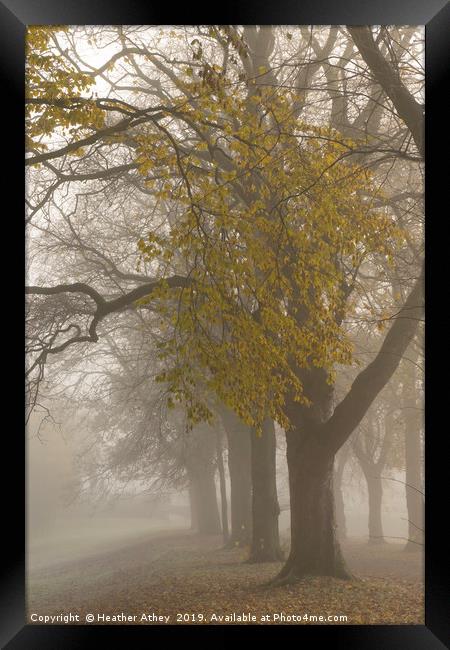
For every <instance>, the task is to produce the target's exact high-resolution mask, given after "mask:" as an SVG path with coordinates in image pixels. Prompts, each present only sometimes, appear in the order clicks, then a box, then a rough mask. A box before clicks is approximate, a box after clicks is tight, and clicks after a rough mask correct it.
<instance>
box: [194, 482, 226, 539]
mask: <svg viewBox="0 0 450 650" xmlns="http://www.w3.org/2000/svg"><path fill="white" fill-rule="evenodd" d="M191 486H192V490H193V495H194V499H193V502H194V503H195V505H196V514H197V530H198V532H199V533H200V535H219V534H220V517H219V508H218V505H217V494H216V483H215V481H214V472H213V471H205V472H203V473H198V474H195V475H194V476H191Z"/></svg>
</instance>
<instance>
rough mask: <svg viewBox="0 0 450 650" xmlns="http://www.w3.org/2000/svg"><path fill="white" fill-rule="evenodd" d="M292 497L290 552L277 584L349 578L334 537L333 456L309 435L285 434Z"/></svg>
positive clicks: (292, 431)
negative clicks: (321, 577) (314, 577)
mask: <svg viewBox="0 0 450 650" xmlns="http://www.w3.org/2000/svg"><path fill="white" fill-rule="evenodd" d="M286 442H287V460H288V468H289V487H290V494H291V551H290V554H289V558H288V560H287V562H286V564H285V565H284V567H283V569H282V570H281V572H280V574H279V576H278V578H277V580H276V581H279V582H290V581H295V580H297V579H299V578H301V577H303V576H305V575H326V576H334V577H337V578H349V577H350V574H349V572H348V570H347V568H346V566H345V562H344V559H343V557H342V554H341V549H340V545H339V542H338V540H337V537H336V527H335V516H334V497H333V465H334V455H333V454H330V452H329V450H328V449H326V448H325V447H323V446H322V445H321V444H320V443H319V442H318V440H317V438H316V437H315V436H314V434H313V433H312V434H311V435H309V436H306V435H305V433H304V431H302V432H300V431H299V430H291V431H290V432H287V434H286Z"/></svg>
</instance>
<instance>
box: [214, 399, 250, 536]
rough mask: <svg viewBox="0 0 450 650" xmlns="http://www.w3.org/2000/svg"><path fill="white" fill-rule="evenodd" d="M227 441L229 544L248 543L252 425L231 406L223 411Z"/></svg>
mask: <svg viewBox="0 0 450 650" xmlns="http://www.w3.org/2000/svg"><path fill="white" fill-rule="evenodd" d="M221 416H222V421H223V423H224V428H225V431H226V434H227V441H228V470H229V473H230V501H231V535H230V541H229V543H228V546H229V547H230V548H231V547H235V546H247V545H248V544H250V541H251V530H252V525H251V521H252V504H251V498H252V495H251V469H250V434H249V431H250V427H248V426H247V425H246V424H244V423H243V422H242V421H241V420H240V419H239V418H238V416H237V415H236V414H235V413H233V412H232V411H231V410H230V409H226V410H225V409H223V410H222V412H221Z"/></svg>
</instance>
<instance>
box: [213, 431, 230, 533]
mask: <svg viewBox="0 0 450 650" xmlns="http://www.w3.org/2000/svg"><path fill="white" fill-rule="evenodd" d="M216 442H217V468H218V470H219V485H220V503H221V510H222V535H223V542H224V544H228V541H229V538H230V532H229V529H228V501H227V484H226V481H225V468H224V465H223V450H222V437H221V434H220V432H219V431H217V433H216Z"/></svg>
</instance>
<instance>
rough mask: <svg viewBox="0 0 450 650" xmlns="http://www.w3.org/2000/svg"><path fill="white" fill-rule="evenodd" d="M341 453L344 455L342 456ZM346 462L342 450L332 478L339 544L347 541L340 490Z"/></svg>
mask: <svg viewBox="0 0 450 650" xmlns="http://www.w3.org/2000/svg"><path fill="white" fill-rule="evenodd" d="M342 452H344V453H345V456H343V454H342ZM346 461H347V453H346V449H345V448H344V449H343V450H342V451H341V456H340V457H338V459H337V460H336V462H335V464H334V465H335V467H334V476H333V491H334V503H335V513H336V528H337V535H338V538H339V540H340V541H341V542H343V541H345V540H346V539H347V522H346V519H345V505H344V494H343V490H342V479H343V475H344V469H345V465H346Z"/></svg>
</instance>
